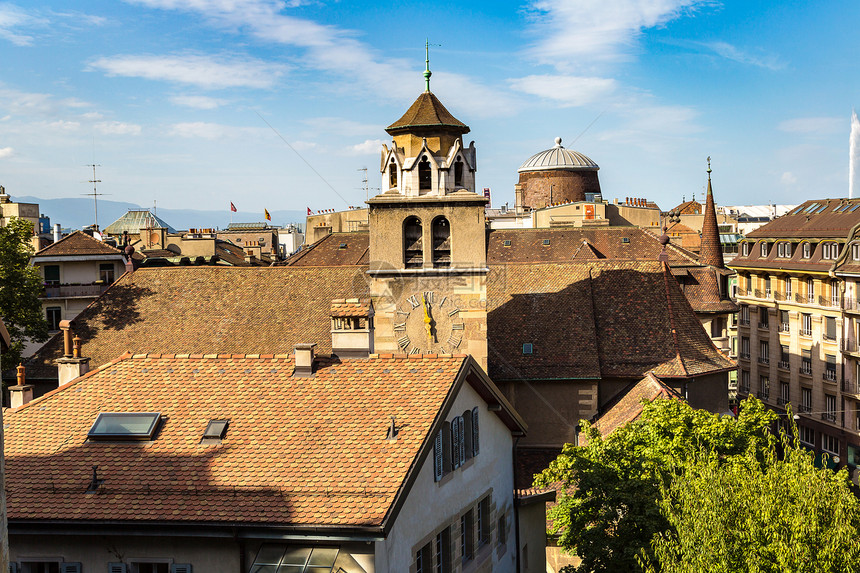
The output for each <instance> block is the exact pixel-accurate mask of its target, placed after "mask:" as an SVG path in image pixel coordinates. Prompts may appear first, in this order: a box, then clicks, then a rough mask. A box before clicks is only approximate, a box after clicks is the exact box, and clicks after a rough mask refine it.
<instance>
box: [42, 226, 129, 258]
mask: <svg viewBox="0 0 860 573" xmlns="http://www.w3.org/2000/svg"><path fill="white" fill-rule="evenodd" d="M86 255H116V256H121V255H122V251H121V250H119V249H117V248H116V247H112V246H110V245H108V244H105V243H103V242H102V241H99V240H98V239H94V238H93V237H91V236H89V235H87V234H86V233H84V232H83V231H75V232H74V233H72V234H70V235H66V236H65V237H63V238H62V239H60V240H59V241H57V242H56V243H52V244H50V245H48V246H47V247H45V248H44V249H42V250H41V251H39V252H37V253H36V254H35V255H33V258H34V259H38V257H73V256H86Z"/></svg>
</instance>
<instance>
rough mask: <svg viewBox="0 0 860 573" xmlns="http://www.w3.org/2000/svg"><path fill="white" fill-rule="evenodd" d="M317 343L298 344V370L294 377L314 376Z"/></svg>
mask: <svg viewBox="0 0 860 573" xmlns="http://www.w3.org/2000/svg"><path fill="white" fill-rule="evenodd" d="M315 346H316V342H310V343H307V342H306V343H300V344H296V347H295V348H296V368H295V371H294V372H293V376H297V377H299V378H308V377H310V376H313V375H314V347H315Z"/></svg>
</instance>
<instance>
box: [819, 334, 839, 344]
mask: <svg viewBox="0 0 860 573" xmlns="http://www.w3.org/2000/svg"><path fill="white" fill-rule="evenodd" d="M821 338H823V339H824V340H826V341H827V342H836V336H835V335H834V336H830V335H829V334H822V335H821Z"/></svg>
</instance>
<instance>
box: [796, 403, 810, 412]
mask: <svg viewBox="0 0 860 573" xmlns="http://www.w3.org/2000/svg"><path fill="white" fill-rule="evenodd" d="M797 411H798V413H800V414H804V413H807V412H811V411H812V406H810V405H809V404H800V405H799V406H798V407H797Z"/></svg>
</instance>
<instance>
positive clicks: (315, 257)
mask: <svg viewBox="0 0 860 573" xmlns="http://www.w3.org/2000/svg"><path fill="white" fill-rule="evenodd" d="M369 250H370V233H368V232H367V231H354V232H351V233H332V234H331V235H326V236H325V237H323V238H322V239H320V240H319V241H317V242H316V243H314V244H312V245H309V246H308V247H306V248H302V250H300V251H299V252H298V253H295V254H294V255H292V256H290V257H289V258H287V259H286V260H285V261H284V262H282V263H278V264H279V265H285V266H300V267H317V266H351V265H367V263H368V260H369Z"/></svg>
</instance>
